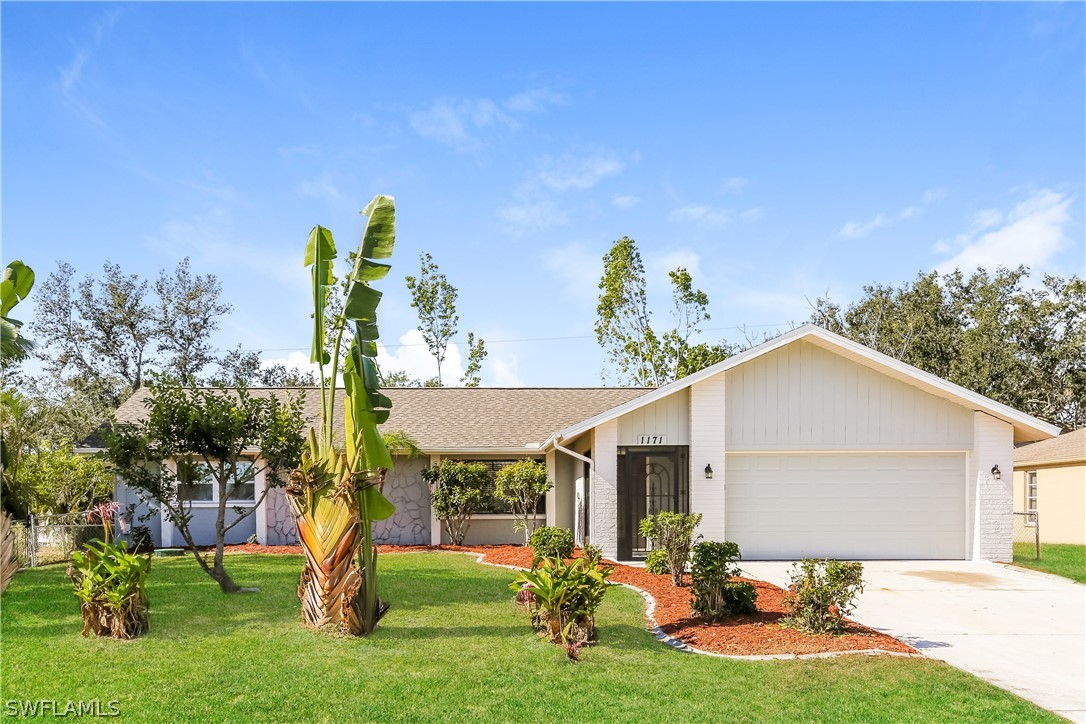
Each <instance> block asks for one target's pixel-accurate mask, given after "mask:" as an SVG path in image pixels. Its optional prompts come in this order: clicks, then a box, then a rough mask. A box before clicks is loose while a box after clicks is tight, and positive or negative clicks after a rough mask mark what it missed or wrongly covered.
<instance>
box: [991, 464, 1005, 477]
mask: <svg viewBox="0 0 1086 724" xmlns="http://www.w3.org/2000/svg"><path fill="white" fill-rule="evenodd" d="M1002 477H1003V474H1002V473H1000V472H999V466H998V465H993V466H992V480H1000V479H1002Z"/></svg>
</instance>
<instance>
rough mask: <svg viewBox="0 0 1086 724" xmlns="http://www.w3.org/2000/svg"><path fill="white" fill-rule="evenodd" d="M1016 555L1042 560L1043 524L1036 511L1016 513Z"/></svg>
mask: <svg viewBox="0 0 1086 724" xmlns="http://www.w3.org/2000/svg"><path fill="white" fill-rule="evenodd" d="M1014 554H1015V555H1016V556H1022V557H1032V558H1033V560H1035V561H1037V560H1040V559H1041V523H1040V520H1039V518H1038V516H1037V512H1036V511H1034V512H1031V513H1014Z"/></svg>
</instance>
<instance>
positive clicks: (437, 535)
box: [426, 454, 441, 546]
mask: <svg viewBox="0 0 1086 724" xmlns="http://www.w3.org/2000/svg"><path fill="white" fill-rule="evenodd" d="M440 464H441V456H440V455H433V454H431V455H430V466H431V467H433V466H434V465H440ZM426 492H427V493H429V492H430V489H429V486H427V489H426ZM430 545H432V546H439V545H441V521H440V520H438V518H437V515H435V514H434V506H433V505H431V506H430Z"/></svg>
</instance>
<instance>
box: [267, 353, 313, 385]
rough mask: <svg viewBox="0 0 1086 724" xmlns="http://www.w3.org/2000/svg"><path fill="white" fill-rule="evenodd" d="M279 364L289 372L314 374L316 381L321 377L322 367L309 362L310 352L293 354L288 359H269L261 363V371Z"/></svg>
mask: <svg viewBox="0 0 1086 724" xmlns="http://www.w3.org/2000/svg"><path fill="white" fill-rule="evenodd" d="M277 364H279V365H283V366H284V367H286V368H287V370H298V371H301V372H312V373H313V377H314V378H316V379H319V377H320V367H319V366H317V365H316V364H314V363H312V362H310V361H309V353H308V352H291V353H290V354H288V355H287V356H286V357H269V358H267V359H263V360H261V361H260V367H261V369H265V370H266V369H268V368H270V367H274V366H275V365H277Z"/></svg>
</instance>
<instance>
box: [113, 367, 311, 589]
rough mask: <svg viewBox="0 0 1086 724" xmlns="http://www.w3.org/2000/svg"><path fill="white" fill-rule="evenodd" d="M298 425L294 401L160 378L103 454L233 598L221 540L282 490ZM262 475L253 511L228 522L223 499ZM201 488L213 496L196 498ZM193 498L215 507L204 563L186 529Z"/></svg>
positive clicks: (296, 454)
mask: <svg viewBox="0 0 1086 724" xmlns="http://www.w3.org/2000/svg"><path fill="white" fill-rule="evenodd" d="M302 424H303V423H302V416H301V400H300V399H298V398H290V399H288V400H287V401H286V402H280V401H279V400H278V399H277V398H276V397H274V396H270V395H267V396H260V397H256V396H253V395H252V394H251V393H250V392H249V390H248V389H247V388H245V387H244V386H239V387H233V388H229V387H213V388H209V389H193V388H187V387H183V386H181V385H180V384H178V383H177V382H176V381H175V380H171V379H168V378H163V379H162V380H160V381H158V382H156V383H155V384H153V385H151V397H150V400H149V401H148V413H147V417H146V419H145V420H143V421H142V422H138V423H134V424H118V423H116V422H114V423H113V425H112V428H113V429H112V431H111V432H110V433H109V434H108V435H107V440H106V452H105V455H106V458H107V459H108V460H109V462H110V463H112V464H113V466H114V468H115V470H116V472H117V474H118V475H120V476H121V477H122V478H123V479H124V480H125V482H126V483H127V485H128V487H129V488H130V489H131V490H133V491H135V492H136V494H137V495H138V496H139V497H140V498H141V500H142V501H143V502H145V503H147V504H148V505H150V506H152V507H157V508H158V509H159V510H160V511H161V512H162V514H163V515H164V516H165V519H166V520H167V521H168V522H170V523H173V524H174V525H175V526H176V527H177V530H178V531H180V533H181V537H182V538H184V539H185V543H186V545H187V546H188V549H189V550H190V551H191V552H192V555H193V557H194V558H195V559H196V561H197V563H198V564H199V565H200V567H201V568H202V569H203V570H204V572H205V573H207V574H208V575H209V576H211V578H212V579H214V580H215V581H216V582H217V583H218V584H219V587H220V588H221V589H222V590H223V591H224V592H227V593H233V592H236V591H239V590H241V589H240V587H239V586H238V585H237V584H236V583H235V582H234V580H233V579H232V578H231V577H230V575H229V574H228V573H227V572H226V570H225V568H224V566H223V552H224V546H225V544H226V534H227V532H229V531H230V530H231V529H233V528H234V527H235V526H236V525H238V524H239V523H240V522H241V521H243V520H245V519H246V518H248V517H249V516H250V515H252V514H253V513H254V512H255V511H256V510H257V509H258V508H259V507H260V505H261V504H262V503H263V501H264V497H265V496H267V494H268V490H269V489H270V488H272V487H278V486H281V485H282V484H283V479H282V477H281V473H282V472H283V471H284V470H287V469H290V468H293V467H294V466H295V465H297V464H298V461H299V459H300V457H301V453H302V448H303V447H304V441H303V438H302V435H301V429H302ZM253 450H259V451H260V453H259V458H257V459H254V458H253V454H252V451H253ZM261 473H263V474H264V481H265V487H264V491H263V492H262V493H261V494H260V495H259V496H257V497H255V504H254V505H253V506H252V507H246V508H242V507H234V506H231V507H232V508H233V512H234V513H235V518H234V520H233V521H232V522H230V523H227V520H226V509H227V507H228V505H229V501H231V500H232V499H238V498H240V497H241V496H242V494H243V493H245V492H246V489H247V488H250V487H253V486H254V481H255V479H256V477H257V475H259V474H261ZM205 487H208V492H210V491H211V489H212V488H213V490H214V494H213V495H210V496H204V495H202V494H201V493H202V489H203V488H205ZM198 498H202V499H212V500H217V501H218V502H217V505H216V507H215V550H214V553H213V555H212V558H211V561H210V562H209V561H208V559H207V557H206V556H205V555H204V554H203V553H201V552H200V551H199V550H197V547H196V542H195V540H194V539H193V536H192V532H191V530H190V524H191V522H192V519H193V516H192V509H193V501H194V500H196V499H198Z"/></svg>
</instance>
